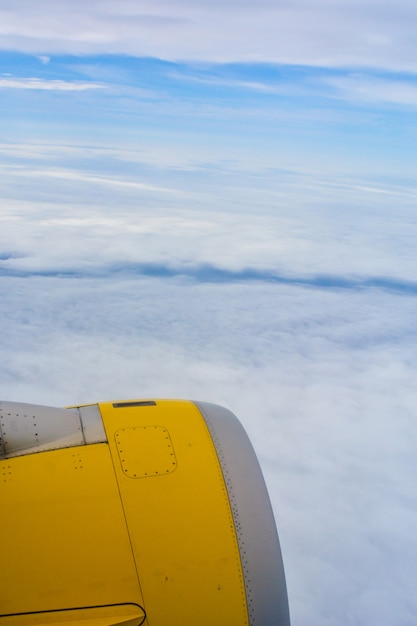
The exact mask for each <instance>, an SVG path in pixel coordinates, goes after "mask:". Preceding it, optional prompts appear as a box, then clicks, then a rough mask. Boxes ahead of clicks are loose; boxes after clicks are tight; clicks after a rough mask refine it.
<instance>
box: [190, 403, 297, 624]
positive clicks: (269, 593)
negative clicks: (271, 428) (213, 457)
mask: <svg viewBox="0 0 417 626" xmlns="http://www.w3.org/2000/svg"><path fill="white" fill-rule="evenodd" d="M194 404H195V405H196V407H197V408H198V409H199V411H200V413H201V414H202V416H203V418H204V420H205V422H206V424H207V427H208V429H209V432H210V434H211V437H212V440H213V443H214V446H215V448H216V451H217V455H218V458H219V461H220V465H221V468H222V471H223V476H224V480H225V484H226V488H227V491H228V495H229V500H230V505H231V509H232V513H233V518H234V523H235V528H236V534H237V541H238V545H239V550H240V557H241V562H242V570H243V575H244V581H245V589H246V597H247V604H248V613H249V623H250V626H289V624H290V616H289V608H288V596H287V586H286V582H285V573H284V565H283V561H282V555H281V548H280V545H279V539H278V534H277V530H276V526H275V520H274V515H273V512H272V507H271V503H270V500H269V496H268V492H267V489H266V485H265V481H264V478H263V476H262V471H261V468H260V466H259V463H258V460H257V458H256V454H255V452H254V450H253V447H252V445H251V443H250V441H249V438H248V436H247V434H246V432H245V430H244V429H243V427H242V425H241V424H240V422H239V421H238V419H237V418H236V417H235V415H233V413H231V412H230V411H228V410H227V409H225V408H223V407H221V406H218V405H216V404H210V403H208V402H194Z"/></svg>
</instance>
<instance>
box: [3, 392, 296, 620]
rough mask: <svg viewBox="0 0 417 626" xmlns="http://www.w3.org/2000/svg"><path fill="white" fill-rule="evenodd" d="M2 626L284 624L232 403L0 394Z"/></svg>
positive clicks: (271, 526) (260, 501)
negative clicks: (31, 398)
mask: <svg viewBox="0 0 417 626" xmlns="http://www.w3.org/2000/svg"><path fill="white" fill-rule="evenodd" d="M0 480H1V483H0V484H1V487H0V502H1V505H0V506H1V528H2V548H1V554H2V573H3V576H2V582H1V585H0V626H6V625H7V626H35V625H46V624H48V625H51V624H52V625H58V624H60V625H61V624H65V623H76V624H80V625H85V626H110V625H116V624H119V625H123V626H139V625H141V624H145V625H147V626H213V624H216V625H217V626H244V625H248V626H249V625H250V626H288V625H289V612H288V601H287V591H286V585H285V576H284V569H283V564H282V558H281V552H280V547H279V542H278V536H277V533H276V528H275V522H274V518H273V514H272V510H271V506H270V502H269V498H268V494H267V491H266V487H265V483H264V481H263V477H262V474H261V470H260V468H259V464H258V462H257V459H256V456H255V453H254V451H253V449H252V446H251V444H250V442H249V440H248V437H247V435H246V433H245V431H244V430H243V428H242V426H241V425H240V423H239V422H238V420H237V419H236V417H235V416H234V415H233V414H232V413H230V411H228V410H226V409H224V408H222V407H220V406H217V405H214V404H208V403H200V402H189V401H179V400H132V401H128V402H105V403H99V404H94V405H88V406H81V407H72V408H69V409H57V408H52V407H43V406H36V405H31V404H22V403H15V402H1V403H0Z"/></svg>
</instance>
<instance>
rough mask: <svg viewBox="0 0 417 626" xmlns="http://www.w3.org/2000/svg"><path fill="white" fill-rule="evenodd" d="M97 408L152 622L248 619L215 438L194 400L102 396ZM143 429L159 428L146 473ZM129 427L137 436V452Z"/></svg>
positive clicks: (173, 625)
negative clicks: (119, 402)
mask: <svg viewBox="0 0 417 626" xmlns="http://www.w3.org/2000/svg"><path fill="white" fill-rule="evenodd" d="M99 408H100V411H101V414H102V417H103V421H104V425H105V429H106V432H107V437H108V441H109V445H110V449H111V454H112V457H113V461H114V468H115V473H116V477H117V481H118V484H119V489H120V494H121V497H122V501H123V507H124V511H125V516H126V520H127V525H128V528H129V534H130V538H131V543H132V549H133V554H134V558H135V561H136V565H137V569H138V572H139V578H140V585H141V589H142V592H143V597H144V599H145V608H146V612H147V615H148V618H147V623H148V624H149V626H168V625H169V626H185V625H187V626H188V625H191V624H192V625H194V624H195V625H197V624H198V626H209V625H210V626H212V625H213V624H216V625H217V626H231V625H233V626H244V625H247V624H248V611H247V604H246V595H245V589H244V582H243V574H242V568H241V562H240V555H239V549H238V544H237V539H236V533H235V527H234V522H233V517H232V512H231V509H230V503H229V499H228V495H227V491H226V487H225V484H224V479H223V475H222V472H221V468H220V465H219V461H218V458H217V454H216V451H215V448H214V445H213V442H212V440H211V437H210V435H209V432H208V429H207V427H206V424H205V422H204V420H203V418H202V416H201V414H200V413H199V411H198V410H197V408H196V406H195V405H194V404H193V403H191V402H183V401H157V402H156V405H154V406H121V407H120V408H115V407H114V406H113V404H112V403H102V404H99ZM145 428H146V430H147V429H152V428H154V429H155V433H156V432H158V436H155V437H154V438H153V441H152V444H151V446H152V456H153V457H154V458H153V459H151V458H150V457H149V454H148V452H147V453H146V456H147V459H146V463H145V465H146V467H149V468H150V470H152V471H151V472H150V474H149V475H144V474H145V470H144V469H143V468H144V467H145V465H143V466H142V465H141V459H140V454H141V450H143V445H144V441H145V440H146V438H147V437H148V435H144V433H145ZM126 429H127V430H128V429H131V433H130V434H134V437H133V438H134V439H135V438H136V443H137V444H138V445H137V449H136V452H135V447H134V446H133V447H132V446H131V445H130V444H129V443H128V440H129V438H128V437H127V430H126ZM163 431H165V432H166V434H167V436H168V437H169V442H170V444H171V449H172V453H173V455H174V457H173V458H175V459H176V465H175V467H174V466H172V467H173V468H174V471H167V470H168V469H170V466H169V465H167V462H168V463H169V461H168V458H169V457H168V456H167V448H166V447H165V445H161V441H160V440H159V435H160V434H161V433H162V432H163ZM150 432H151V430H150ZM121 433H122V437H121V436H120V435H121ZM125 435H126V436H125ZM151 439H152V436H151ZM148 441H150V439H148ZM126 445H127V446H128V449H127V448H126ZM124 452H126V453H127V457H124V456H123V453H124ZM135 455H136V458H135ZM126 459H127V460H126ZM150 461H154V462H151V463H150ZM149 463H150V464H149ZM134 468H136V470H137V471H136V472H135V471H134ZM157 468H159V469H157ZM126 470H127V471H126ZM135 473H136V477H135V476H134V474H135Z"/></svg>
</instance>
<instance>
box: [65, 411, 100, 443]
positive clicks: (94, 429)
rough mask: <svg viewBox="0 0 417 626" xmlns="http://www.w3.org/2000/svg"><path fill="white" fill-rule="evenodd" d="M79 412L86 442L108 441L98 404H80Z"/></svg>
mask: <svg viewBox="0 0 417 626" xmlns="http://www.w3.org/2000/svg"><path fill="white" fill-rule="evenodd" d="M67 410H68V409H67ZM78 412H79V415H80V421H81V426H82V429H83V433H84V439H85V443H86V444H90V443H103V442H105V441H107V435H106V431H105V430H104V424H103V420H102V419H101V413H100V409H99V408H98V404H89V405H87V406H80V407H78Z"/></svg>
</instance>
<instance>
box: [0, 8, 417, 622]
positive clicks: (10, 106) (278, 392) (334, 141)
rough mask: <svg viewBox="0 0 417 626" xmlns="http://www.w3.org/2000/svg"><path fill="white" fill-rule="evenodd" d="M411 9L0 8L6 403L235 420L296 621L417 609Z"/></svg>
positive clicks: (416, 153) (0, 286)
mask: <svg viewBox="0 0 417 626" xmlns="http://www.w3.org/2000/svg"><path fill="white" fill-rule="evenodd" d="M416 20H417V8H416V5H415V2H414V0H399V1H397V2H395V3H392V2H386V1H385V0H361V1H360V2H359V0H349V1H348V0H331V1H330V0H309V1H308V2H307V1H306V0H293V1H289V0H282V1H280V0H257V1H256V2H255V1H254V0H222V2H219V1H217V0H212V1H211V2H210V3H207V2H204V3H203V2H201V1H200V0H193V2H190V1H189V0H170V1H169V2H167V1H163V0H152V2H144V1H143V2H142V1H141V0H135V1H134V2H133V1H130V0H119V1H118V2H117V3H116V2H109V1H107V2H106V1H103V0H100V1H96V2H94V1H90V2H88V3H85V2H80V1H79V0H71V1H70V0H54V1H53V2H52V1H51V0H37V2H33V1H31V2H29V1H27V0H26V1H25V0H14V1H13V2H11V0H0V113H1V116H0V119H1V121H0V128H1V133H0V294H1V297H0V315H1V320H2V323H1V327H0V329H1V330H0V356H1V360H0V397H1V398H2V399H3V400H10V401H21V402H34V403H39V404H49V405H56V406H65V405H74V404H77V403H89V402H96V401H104V400H110V399H128V398H138V397H139V398H140V397H143V398H149V397H174V398H191V399H197V400H206V401H210V402H216V403H218V404H223V405H225V406H227V407H228V408H230V409H231V410H232V411H233V412H235V413H236V415H237V416H238V417H239V419H240V420H241V422H242V423H243V425H244V427H245V429H246V430H247V432H248V434H249V436H250V438H251V440H252V442H253V444H254V446H255V449H256V452H257V454H258V457H259V459H260V462H261V466H262V468H263V471H264V475H265V478H266V481H267V485H268V489H269V493H270V497H271V501H272V504H273V508H274V512H275V516H276V521H277V527H278V532H279V536H280V541H281V547H282V551H283V557H284V564H285V570H286V576H287V585H288V594H289V603H290V612H291V619H292V624H293V626H306V625H308V626H373V625H374V624H378V626H412V625H413V626H414V625H415V624H416V623H417V599H416V594H415V582H414V581H415V569H416V567H415V563H416V562H417V538H416V533H415V529H416V527H417V497H416V484H417V455H416V449H417V420H416V406H417V388H416V384H415V378H416V366H417V334H416V329H415V318H416V312H417V306H416V305H417V276H416V249H417V206H416V201H417V180H416V171H417V162H416V161H417V158H416V157H417V150H416V145H417V137H416V135H417V131H416V129H417V124H416V121H417V120H416V107H417V64H416V51H417V36H416V32H417V30H416Z"/></svg>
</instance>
